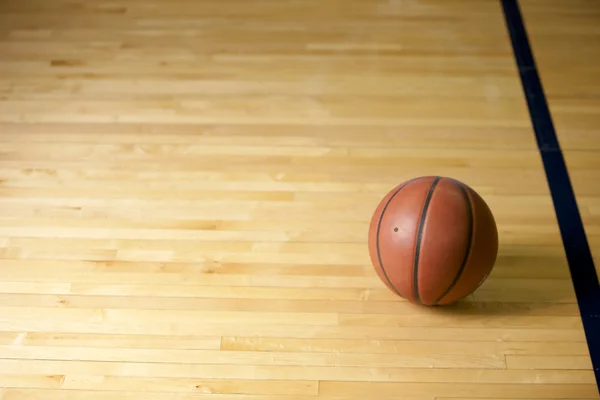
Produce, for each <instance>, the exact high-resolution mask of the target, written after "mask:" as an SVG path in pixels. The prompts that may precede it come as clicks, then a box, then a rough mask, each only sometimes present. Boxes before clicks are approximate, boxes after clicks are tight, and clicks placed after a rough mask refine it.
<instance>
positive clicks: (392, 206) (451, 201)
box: [369, 176, 498, 306]
mask: <svg viewBox="0 0 600 400" xmlns="http://www.w3.org/2000/svg"><path fill="white" fill-rule="evenodd" d="M497 253H498V231H497V228H496V222H495V220H494V216H493V215H492V212H491V211H490V209H489V207H488V206H487V204H486V203H485V201H484V200H483V199H482V198H481V196H479V194H477V193H476V192H475V191H474V190H473V189H471V188H470V187H469V186H467V185H465V184H464V183H462V182H459V181H457V180H455V179H451V178H445V177H438V176H426V177H419V178H416V179H412V180H410V181H407V182H404V183H402V184H400V185H398V186H396V187H395V188H394V189H393V190H392V191H390V192H389V193H388V194H387V195H386V196H385V197H384V198H383V199H382V200H381V202H380V203H379V205H378V206H377V208H376V209H375V212H374V213H373V217H372V219H371V223H370V226H369V254H370V256H371V261H372V263H373V266H374V267H375V271H376V272H377V274H378V275H379V278H380V279H381V280H382V281H383V283H384V284H385V285H386V286H387V287H388V288H389V289H390V290H392V291H393V292H394V293H396V294H397V295H399V296H401V297H403V298H405V299H407V300H409V301H411V302H413V303H417V304H424V305H431V306H432V305H444V304H450V303H454V302H456V301H458V300H460V299H462V298H464V297H466V296H468V295H469V294H471V293H472V292H473V291H475V290H476V289H477V288H478V287H479V286H480V285H481V284H482V283H483V282H484V281H485V279H486V278H487V276H488V275H489V274H490V272H491V270H492V268H493V266H494V263H495V262H496V256H497Z"/></svg>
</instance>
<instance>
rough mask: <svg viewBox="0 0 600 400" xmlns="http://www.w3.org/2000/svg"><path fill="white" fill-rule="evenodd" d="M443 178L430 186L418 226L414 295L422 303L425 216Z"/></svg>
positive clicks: (414, 266)
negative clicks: (420, 269) (420, 261)
mask: <svg viewBox="0 0 600 400" xmlns="http://www.w3.org/2000/svg"><path fill="white" fill-rule="evenodd" d="M441 179H442V178H441V177H439V176H438V177H436V178H435V180H434V181H433V183H432V184H431V187H430V188H429V192H428V193H427V198H426V199H425V205H423V211H422V212H421V219H420V220H419V227H418V228H417V245H416V246H415V256H414V264H413V296H414V298H415V301H416V302H417V303H421V298H420V296H419V253H420V251H421V240H422V238H423V228H424V226H425V217H426V216H427V210H428V209H429V203H430V202H431V196H433V191H434V190H435V187H436V186H437V184H438V182H439V181H440V180H441Z"/></svg>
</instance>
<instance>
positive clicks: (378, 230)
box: [375, 179, 416, 297]
mask: <svg viewBox="0 0 600 400" xmlns="http://www.w3.org/2000/svg"><path fill="white" fill-rule="evenodd" d="M415 180H416V179H411V180H410V181H408V182H405V183H404V184H403V185H402V186H400V187H399V188H398V189H397V190H396V191H395V192H394V194H392V195H391V196H390V198H389V199H388V201H387V203H385V206H383V209H382V210H381V215H379V221H377V234H376V235H375V247H376V249H377V259H378V260H379V266H380V267H381V272H383V276H385V280H386V281H387V282H388V283H389V284H390V287H391V288H392V289H393V291H394V292H395V293H396V294H397V295H398V296H400V297H404V296H403V295H402V293H400V291H399V290H398V289H396V286H395V285H394V284H393V283H392V281H391V280H390V277H389V276H388V274H387V272H385V267H384V266H383V261H382V260H381V252H380V251H379V232H380V231H381V221H383V215H384V214H385V210H386V209H387V208H388V206H389V205H390V203H391V202H392V200H393V199H394V197H396V195H397V194H398V193H400V191H401V190H402V189H404V188H405V187H407V186H408V185H410V184H411V183H413V182H414V181H415Z"/></svg>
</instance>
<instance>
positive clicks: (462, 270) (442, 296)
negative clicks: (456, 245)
mask: <svg viewBox="0 0 600 400" xmlns="http://www.w3.org/2000/svg"><path fill="white" fill-rule="evenodd" d="M455 183H456V184H457V185H458V187H459V188H460V190H461V192H462V193H463V195H464V196H465V200H466V201H467V211H468V214H469V218H468V221H469V242H468V243H467V249H466V251H465V257H464V258H463V261H462V264H461V265H460V268H459V270H458V272H457V273H456V276H455V277H454V280H453V281H452V283H451V284H450V286H448V289H446V291H445V292H444V293H442V295H441V296H440V297H438V298H437V299H436V300H435V301H434V302H433V304H434V305H436V304H438V303H439V302H440V301H441V300H442V299H443V298H444V297H446V295H447V294H448V293H450V291H451V290H452V289H454V286H456V284H457V283H458V281H459V280H460V277H461V276H462V274H463V272H464V270H465V267H466V266H467V261H469V256H470V255H471V246H472V245H473V224H474V223H475V220H474V218H473V206H472V205H471V199H470V198H469V194H468V193H467V190H466V189H465V188H464V186H463V185H462V183H460V182H455Z"/></svg>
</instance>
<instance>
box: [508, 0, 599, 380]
mask: <svg viewBox="0 0 600 400" xmlns="http://www.w3.org/2000/svg"><path fill="white" fill-rule="evenodd" d="M501 1H502V8H503V10H504V17H505V19H506V25H507V28H508V32H509V34H510V39H511V42H512V46H513V51H514V55H515V59H516V63H517V66H518V68H519V74H520V76H521V83H522V85H523V91H524V93H525V97H526V98H527V106H528V108H529V113H530V115H531V122H532V124H533V129H534V132H535V137H536V140H537V144H538V148H539V151H540V155H541V157H542V161H543V164H544V169H545V171H546V179H547V180H548V186H549V188H550V193H551V195H552V201H553V203H554V210H555V212H556V218H557V220H558V225H559V229H560V234H561V237H562V241H563V246H564V249H565V253H566V256H567V261H568V263H569V269H570V271H571V280H572V281H573V286H574V289H575V295H576V297H577V303H578V304H579V312H580V315H581V320H582V322H583V328H584V330H585V336H586V339H587V344H588V349H589V352H590V356H591V359H592V365H593V367H594V374H595V375H596V383H597V385H598V388H599V390H600V283H599V282H598V275H597V273H596V269H595V267H594V259H593V258H592V253H591V251H590V247H589V244H588V241H587V237H586V235H585V229H584V226H583V222H582V220H581V215H580V214H579V209H578V208H577V201H576V198H575V193H574V191H573V187H572V186H571V181H570V179H569V173H568V171H567V166H566V164H565V160H564V158H563V154H562V151H561V149H560V145H559V142H558V138H557V136H556V132H555V130H554V124H553V122H552V117H551V115H550V110H549V108H548V103H547V101H546V96H545V95H544V89H543V87H542V83H541V81H540V78H539V75H538V71H537V67H536V64H535V59H534V57H533V54H532V51H531V47H530V44H529V39H528V36H527V31H526V29H525V25H524V23H523V19H522V16H521V11H520V7H519V4H518V1H517V0H501Z"/></svg>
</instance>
